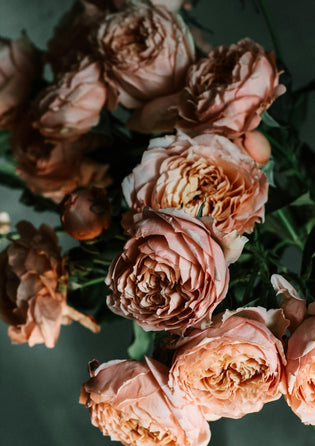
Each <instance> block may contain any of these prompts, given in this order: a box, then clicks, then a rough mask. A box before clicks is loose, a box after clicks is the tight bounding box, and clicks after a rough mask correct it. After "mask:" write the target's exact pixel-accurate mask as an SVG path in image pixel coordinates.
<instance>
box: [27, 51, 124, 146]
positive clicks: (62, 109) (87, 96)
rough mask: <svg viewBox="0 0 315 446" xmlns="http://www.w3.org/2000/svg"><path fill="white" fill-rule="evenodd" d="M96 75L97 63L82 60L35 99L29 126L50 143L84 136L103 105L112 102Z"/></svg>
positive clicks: (94, 121) (98, 70) (112, 92)
mask: <svg viewBox="0 0 315 446" xmlns="http://www.w3.org/2000/svg"><path fill="white" fill-rule="evenodd" d="M100 76H101V68H100V65H99V63H97V62H92V61H91V60H90V59H89V58H85V59H83V60H82V61H81V62H80V63H79V64H77V65H76V66H75V67H73V68H72V71H71V72H68V73H66V74H64V75H63V76H62V77H61V78H60V79H59V81H58V82H57V83H56V84H53V85H50V86H49V87H47V88H46V89H45V90H44V91H43V92H42V93H41V94H40V96H39V97H38V98H37V100H36V102H35V105H34V113H36V118H35V121H34V122H33V126H34V127H35V128H37V129H38V130H39V131H40V133H41V134H42V135H44V136H46V137H47V138H48V139H49V140H53V141H64V140H67V141H74V140H76V139H78V138H79V136H80V135H81V134H83V133H87V132H88V131H89V130H90V129H91V127H93V126H95V125H96V124H97V123H98V121H99V117H100V111H101V110H102V108H103V106H104V105H105V104H106V103H108V102H109V104H108V105H109V106H110V105H113V104H114V103H116V100H115V92H114V91H110V86H108V88H106V87H105V85H104V83H103V82H101V81H100Z"/></svg>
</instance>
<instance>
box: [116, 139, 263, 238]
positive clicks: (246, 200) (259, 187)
mask: <svg viewBox="0 0 315 446" xmlns="http://www.w3.org/2000/svg"><path fill="white" fill-rule="evenodd" d="M122 187H123V193H124V196H125V198H126V201H127V203H128V205H129V206H130V207H131V210H132V211H133V212H140V211H142V210H143V208H144V207H145V206H150V207H152V208H153V209H161V208H169V207H172V208H175V209H180V208H183V209H184V210H185V211H186V212H188V213H189V214H191V215H192V216H194V217H196V216H197V215H198V212H199V210H200V208H201V206H203V208H202V215H203V216H212V217H213V219H214V221H215V224H216V226H217V227H218V229H220V230H221V231H224V232H231V231H233V230H237V231H238V233H239V234H242V233H243V232H251V231H252V230H253V228H254V224H255V222H258V221H260V219H261V220H263V219H264V204H265V203H266V201H267V199H268V184H267V178H266V176H265V174H264V173H263V172H262V171H261V170H259V169H258V168H257V167H256V164H255V163H254V162H253V161H252V160H251V159H250V158H249V157H248V156H246V155H243V154H242V153H241V152H240V150H239V149H238V148H237V147H236V146H235V145H234V144H233V143H232V142H231V141H229V140H228V139H227V138H225V137H223V136H218V135H210V134H205V135H201V136H198V137H196V138H193V139H191V138H189V137H187V136H185V135H183V134H182V135H178V136H171V135H168V136H165V137H163V138H156V139H153V140H151V142H150V145H149V148H148V150H147V151H145V152H144V154H143V157H142V161H141V163H140V164H139V165H138V166H136V167H135V168H134V170H133V172H132V173H131V174H130V175H129V176H128V177H127V178H125V180H124V181H123V184H122Z"/></svg>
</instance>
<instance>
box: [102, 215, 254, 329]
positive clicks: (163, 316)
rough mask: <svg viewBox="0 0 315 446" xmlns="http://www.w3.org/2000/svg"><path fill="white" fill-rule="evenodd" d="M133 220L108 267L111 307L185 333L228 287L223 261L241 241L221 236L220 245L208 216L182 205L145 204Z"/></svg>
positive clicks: (147, 326)
mask: <svg viewBox="0 0 315 446" xmlns="http://www.w3.org/2000/svg"><path fill="white" fill-rule="evenodd" d="M137 220H138V221H137V223H136V224H135V225H134V226H133V227H132V228H131V229H130V235H131V238H130V239H129V240H128V241H127V243H126V244H125V246H124V249H123V252H122V253H121V254H120V255H119V256H118V257H117V258H116V259H115V260H114V261H113V262H112V264H111V266H110V268H109V271H108V276H107V278H106V284H107V285H108V286H109V287H110V288H111V290H112V294H111V295H109V296H108V298H107V304H108V306H109V308H110V309H111V310H112V311H113V312H114V313H117V314H119V315H121V316H124V317H126V318H129V319H134V320H135V321H137V323H138V324H139V325H140V326H142V327H143V328H144V329H145V330H151V331H155V330H176V331H179V332H183V331H185V329H186V328H187V327H190V326H193V325H195V324H197V323H199V322H201V321H202V320H203V319H204V318H210V317H211V314H212V312H213V310H214V308H215V307H216V306H217V305H218V304H219V303H220V302H221V301H222V299H224V297H225V295H226V292H227V287H228V281H229V271H228V267H227V265H228V263H229V262H231V261H235V260H236V259H237V258H238V256H239V255H240V253H241V251H242V248H243V245H244V243H245V240H243V239H240V238H239V237H235V238H234V239H232V238H228V239H227V238H225V242H227V243H226V245H227V246H223V244H224V240H219V237H220V236H218V234H217V233H216V232H215V231H214V230H213V224H212V219H210V218H204V219H202V221H201V220H198V219H196V218H193V217H191V216H190V215H188V214H187V213H185V212H184V211H182V210H174V209H165V210H153V209H149V208H146V209H145V210H144V211H143V214H141V215H139V214H138V215H137ZM216 240H219V242H218V241H216ZM219 243H220V244H219ZM235 243H236V245H237V246H236V249H235V250H233V249H232V245H234V246H235ZM232 252H233V255H232V256H231V255H230V254H231V253H232ZM225 256H226V257H225ZM232 257H233V258H232Z"/></svg>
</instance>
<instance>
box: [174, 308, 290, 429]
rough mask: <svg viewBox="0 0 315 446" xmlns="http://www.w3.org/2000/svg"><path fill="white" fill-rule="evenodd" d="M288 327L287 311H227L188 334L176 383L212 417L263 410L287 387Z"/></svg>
mask: <svg viewBox="0 0 315 446" xmlns="http://www.w3.org/2000/svg"><path fill="white" fill-rule="evenodd" d="M286 327H287V321H286V319H285V318H284V316H283V313H282V310H269V311H267V310H265V309H264V308H262V307H257V308H240V309H238V310H235V311H228V310H227V311H226V312H225V313H223V314H221V315H218V316H216V317H215V321H214V323H213V325H211V326H210V327H209V328H206V329H204V330H202V331H199V330H198V331H197V330H196V331H195V333H194V332H192V333H191V334H190V336H188V337H187V338H186V339H185V338H183V345H182V346H181V347H179V349H178V350H177V351H176V352H175V355H174V358H173V365H172V368H171V370H170V379H169V384H170V386H171V388H175V389H181V390H182V391H184V392H186V393H187V394H188V395H189V396H190V397H191V398H192V399H193V401H195V403H196V404H198V405H199V406H200V408H201V409H202V412H203V414H204V416H205V418H206V419H207V420H210V421H211V420H213V421H214V420H217V419H219V418H220V417H228V418H240V417H242V416H244V415H246V414H248V413H251V412H258V411H260V410H261V408H262V407H263V405H264V404H265V403H267V402H269V401H274V400H277V399H279V398H280V397H281V395H282V393H283V392H284V391H285V380H284V365H285V363H286V361H285V356H284V351H283V347H282V343H281V341H280V340H279V337H280V338H281V336H282V335H283V334H284V332H285V329H286ZM273 332H274V333H275V334H276V335H275V334H273Z"/></svg>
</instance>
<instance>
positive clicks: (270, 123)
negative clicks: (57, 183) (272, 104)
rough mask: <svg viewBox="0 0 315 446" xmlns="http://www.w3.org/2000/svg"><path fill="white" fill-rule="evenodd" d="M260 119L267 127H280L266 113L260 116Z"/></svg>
mask: <svg viewBox="0 0 315 446" xmlns="http://www.w3.org/2000/svg"><path fill="white" fill-rule="evenodd" d="M261 119H262V121H263V122H264V123H265V124H266V125H267V126H268V127H278V128H280V127H282V126H281V125H280V124H279V123H278V122H277V121H276V120H275V119H274V118H273V117H272V116H271V115H270V114H269V113H268V112H267V111H265V112H264V113H263V114H262V115H261Z"/></svg>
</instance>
